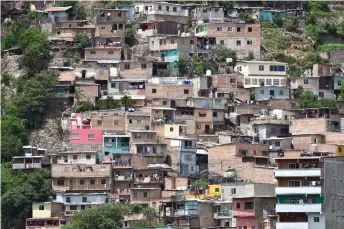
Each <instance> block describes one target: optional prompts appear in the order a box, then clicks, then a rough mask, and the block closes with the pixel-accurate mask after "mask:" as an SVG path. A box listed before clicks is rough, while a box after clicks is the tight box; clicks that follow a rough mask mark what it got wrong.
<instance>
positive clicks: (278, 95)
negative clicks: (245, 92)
mask: <svg viewBox="0 0 344 229" xmlns="http://www.w3.org/2000/svg"><path fill="white" fill-rule="evenodd" d="M270 91H274V95H275V97H274V98H273V99H289V89H288V88H285V87H276V86H264V87H256V88H255V89H254V92H255V96H256V101H263V100H269V99H270V97H271V94H270ZM262 92H264V93H263V94H262Z"/></svg>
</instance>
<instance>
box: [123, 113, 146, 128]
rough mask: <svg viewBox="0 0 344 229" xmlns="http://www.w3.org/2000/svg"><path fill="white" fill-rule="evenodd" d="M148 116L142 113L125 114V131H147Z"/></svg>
mask: <svg viewBox="0 0 344 229" xmlns="http://www.w3.org/2000/svg"><path fill="white" fill-rule="evenodd" d="M149 129H150V114H149V113H143V112H127V113H126V130H127V131H130V130H149Z"/></svg>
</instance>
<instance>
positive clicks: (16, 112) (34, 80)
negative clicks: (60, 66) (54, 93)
mask: <svg viewBox="0 0 344 229" xmlns="http://www.w3.org/2000/svg"><path fill="white" fill-rule="evenodd" d="M2 75H5V79H6V80H5V81H4V82H2V85H1V88H2V91H3V90H4V92H5V93H7V92H8V93H11V94H3V93H2V94H1V96H2V101H1V105H2V110H3V115H2V117H1V124H2V125H1V132H2V133H6V134H2V135H1V142H2V144H1V153H2V157H1V159H2V161H10V160H11V158H12V156H13V155H18V154H19V153H20V150H21V147H22V146H23V144H25V143H27V137H26V136H27V134H28V133H29V131H31V130H33V129H37V128H39V127H40V126H41V124H42V123H43V122H42V120H43V116H44V110H45V107H46V105H47V101H48V98H49V97H50V92H51V89H52V87H53V86H54V85H55V84H56V83H57V79H58V75H59V74H58V72H56V71H50V70H48V71H47V70H45V71H41V72H40V73H37V74H35V75H33V76H31V77H30V78H28V77H25V76H23V77H21V78H18V79H14V78H13V77H11V76H9V75H8V74H6V73H3V74H2ZM6 85H7V86H6Z"/></svg>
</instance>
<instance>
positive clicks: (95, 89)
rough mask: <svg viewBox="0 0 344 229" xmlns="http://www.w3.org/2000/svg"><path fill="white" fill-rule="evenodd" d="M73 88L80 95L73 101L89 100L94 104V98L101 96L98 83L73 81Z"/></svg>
mask: <svg viewBox="0 0 344 229" xmlns="http://www.w3.org/2000/svg"><path fill="white" fill-rule="evenodd" d="M75 90H76V91H79V92H80V95H77V96H78V97H76V96H75V95H74V97H76V98H75V102H78V101H90V102H91V103H92V104H95V102H96V100H97V99H98V98H100V96H101V90H100V85H99V84H95V83H82V82H76V83H75Z"/></svg>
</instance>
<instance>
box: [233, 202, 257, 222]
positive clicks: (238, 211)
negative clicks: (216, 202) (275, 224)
mask: <svg viewBox="0 0 344 229" xmlns="http://www.w3.org/2000/svg"><path fill="white" fill-rule="evenodd" d="M245 202H253V203H254V200H253V199H252V198H248V199H244V198H242V199H234V200H233V216H234V217H235V216H239V217H248V216H252V217H254V207H253V209H245ZM237 203H240V208H237Z"/></svg>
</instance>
